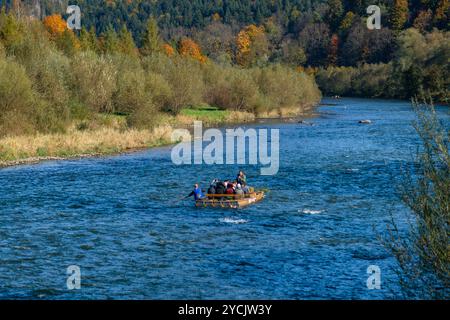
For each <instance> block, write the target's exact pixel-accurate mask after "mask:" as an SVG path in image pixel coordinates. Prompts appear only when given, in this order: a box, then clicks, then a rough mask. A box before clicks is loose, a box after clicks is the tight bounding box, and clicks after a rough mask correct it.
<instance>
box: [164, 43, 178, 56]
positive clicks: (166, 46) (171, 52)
mask: <svg viewBox="0 0 450 320" xmlns="http://www.w3.org/2000/svg"><path fill="white" fill-rule="evenodd" d="M162 48H163V50H164V53H165V54H166V56H168V57H172V56H173V55H174V54H175V49H174V48H173V47H172V46H171V45H170V44H168V43H165V44H163V46H162Z"/></svg>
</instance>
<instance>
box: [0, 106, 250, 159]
mask: <svg viewBox="0 0 450 320" xmlns="http://www.w3.org/2000/svg"><path fill="white" fill-rule="evenodd" d="M98 118H99V119H98V120H97V121H95V122H78V123H75V124H74V125H72V126H71V127H70V129H68V130H67V132H65V133H52V134H35V135H20V136H12V137H4V138H1V139H0V167H6V166H12V165H19V164H27V163H34V162H39V161H43V160H57V159H67V158H77V157H89V156H99V155H108V154H117V153H121V152H125V151H130V150H136V149H143V148H151V147H156V146H162V145H167V144H170V143H171V135H172V132H173V130H174V128H180V127H183V128H184V127H189V126H191V125H192V124H193V122H194V121H195V120H198V121H202V122H203V124H204V126H213V125H223V124H227V123H228V124H230V123H243V122H251V121H254V120H255V116H254V115H253V114H251V113H246V112H236V111H227V110H217V109H215V108H208V107H202V108H197V109H185V110H183V111H182V112H181V113H180V114H179V115H177V116H168V115H161V120H160V124H159V125H158V126H156V127H155V128H154V129H151V130H150V129H132V128H128V127H127V125H126V121H125V120H126V119H125V117H123V116H111V115H99V116H98Z"/></svg>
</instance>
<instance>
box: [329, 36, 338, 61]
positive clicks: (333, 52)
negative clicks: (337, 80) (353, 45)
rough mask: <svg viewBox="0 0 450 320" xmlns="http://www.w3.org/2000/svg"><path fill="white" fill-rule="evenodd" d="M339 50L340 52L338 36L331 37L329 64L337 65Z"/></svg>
mask: <svg viewBox="0 0 450 320" xmlns="http://www.w3.org/2000/svg"><path fill="white" fill-rule="evenodd" d="M338 50H339V37H338V35H337V34H333V35H332V36H331V41H330V48H329V52H328V64H329V65H333V66H334V65H336V62H337V60H338Z"/></svg>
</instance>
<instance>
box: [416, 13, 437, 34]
mask: <svg viewBox="0 0 450 320" xmlns="http://www.w3.org/2000/svg"><path fill="white" fill-rule="evenodd" d="M432 16H433V12H432V11H431V10H430V9H428V10H427V11H423V10H422V11H420V12H419V14H418V15H417V17H416V19H414V23H413V27H414V28H416V29H417V30H419V31H421V32H425V31H428V30H429V28H430V26H431V20H432Z"/></svg>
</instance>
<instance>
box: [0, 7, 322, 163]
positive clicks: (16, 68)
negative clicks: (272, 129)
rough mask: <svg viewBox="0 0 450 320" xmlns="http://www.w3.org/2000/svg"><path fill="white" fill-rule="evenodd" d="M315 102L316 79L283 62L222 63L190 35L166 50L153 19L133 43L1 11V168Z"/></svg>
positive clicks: (57, 20) (158, 140)
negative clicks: (140, 39)
mask: <svg viewBox="0 0 450 320" xmlns="http://www.w3.org/2000/svg"><path fill="white" fill-rule="evenodd" d="M320 98H321V94H320V91H319V89H318V88H317V86H316V84H315V81H314V79H313V77H312V76H310V75H307V74H306V73H304V72H300V71H297V70H295V69H293V68H290V67H287V66H283V65H280V64H276V65H270V66H265V67H252V68H241V67H238V66H233V65H230V64H218V63H215V62H213V61H212V60H209V59H207V58H206V57H205V56H204V55H203V54H202V53H201V50H200V48H199V47H198V46H197V45H196V44H195V43H193V42H190V41H187V40H186V41H184V42H182V43H180V46H179V48H178V49H177V50H171V49H169V48H168V47H167V46H165V45H164V43H163V42H162V41H161V40H160V36H159V31H158V27H157V25H156V23H155V22H154V20H150V21H149V23H148V32H147V35H146V39H145V41H144V43H143V45H142V47H141V48H139V49H138V48H137V47H136V45H135V44H134V41H133V37H132V36H131V34H130V33H129V32H128V31H127V30H126V29H125V28H124V29H123V30H122V32H121V33H120V34H119V35H116V34H115V33H110V34H106V35H105V36H103V37H100V38H98V37H96V36H95V35H94V34H92V33H83V32H82V33H81V34H80V35H79V36H77V35H76V34H75V33H73V32H72V31H71V30H68V29H67V28H66V24H65V21H64V20H63V19H62V18H61V17H60V16H58V15H54V16H50V17H48V18H46V19H44V21H43V22H42V21H39V20H36V19H20V18H18V17H17V15H16V14H14V13H13V12H10V13H6V12H5V11H3V12H1V14H0V161H3V164H4V165H5V164H8V163H11V162H10V161H13V162H12V163H14V161H15V160H18V159H24V158H33V159H40V158H45V157H68V156H76V155H83V154H103V153H111V152H120V151H123V150H127V149H133V148H142V147H149V146H155V145H161V144H165V143H169V142H170V135H171V132H172V128H173V127H175V126H184V125H189V124H192V122H193V120H202V121H204V123H205V125H217V124H222V123H237V122H246V121H252V120H254V118H255V117H256V116H273V115H280V116H282V115H287V114H289V115H292V114H299V113H301V112H304V111H305V110H308V109H310V108H311V107H312V106H314V105H315V104H317V103H318V102H319V101H320ZM6 161H7V162H6Z"/></svg>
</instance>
